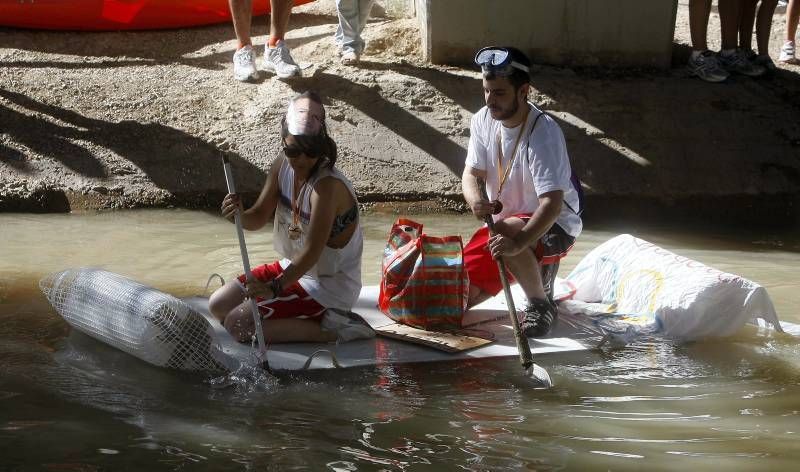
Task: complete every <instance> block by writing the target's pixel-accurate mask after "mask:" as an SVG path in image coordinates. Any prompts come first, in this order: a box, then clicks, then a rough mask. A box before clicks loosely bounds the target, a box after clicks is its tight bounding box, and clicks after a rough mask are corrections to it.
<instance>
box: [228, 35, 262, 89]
mask: <svg viewBox="0 0 800 472" xmlns="http://www.w3.org/2000/svg"><path fill="white" fill-rule="evenodd" d="M233 77H234V78H236V80H238V81H240V82H247V81H248V80H255V79H257V78H258V70H256V52H255V51H254V50H253V46H251V45H249V44H248V45H247V46H244V47H242V48H240V49H238V50H236V52H235V53H233Z"/></svg>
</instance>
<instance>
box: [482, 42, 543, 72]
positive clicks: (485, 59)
mask: <svg viewBox="0 0 800 472" xmlns="http://www.w3.org/2000/svg"><path fill="white" fill-rule="evenodd" d="M475 65H477V66H479V67H480V68H481V69H483V71H484V72H493V73H495V74H497V75H500V76H507V75H511V74H512V73H513V72H514V69H519V70H521V71H525V72H528V73H530V68H528V67H527V66H525V65H523V64H520V63H519V62H517V61H515V60H513V59H512V57H511V51H509V50H508V49H506V48H500V47H496V46H490V47H488V48H483V49H481V50H480V51H478V53H477V54H475Z"/></svg>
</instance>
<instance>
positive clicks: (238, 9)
mask: <svg viewBox="0 0 800 472" xmlns="http://www.w3.org/2000/svg"><path fill="white" fill-rule="evenodd" d="M228 6H229V7H230V9H231V16H232V17H233V29H234V31H235V32H236V39H237V40H238V41H239V45H238V46H237V47H236V48H237V49H241V48H243V47H245V46H247V45H250V44H252V42H251V40H250V20H252V17H253V0H228Z"/></svg>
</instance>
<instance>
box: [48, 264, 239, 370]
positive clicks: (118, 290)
mask: <svg viewBox="0 0 800 472" xmlns="http://www.w3.org/2000/svg"><path fill="white" fill-rule="evenodd" d="M39 286H40V287H41V289H42V291H43V292H44V294H45V295H46V296H47V299H48V300H49V301H50V303H51V304H52V305H53V307H54V308H55V309H56V311H57V312H58V313H59V314H60V315H61V316H62V317H63V318H64V319H65V320H66V321H67V323H69V324H70V325H71V326H72V327H73V328H75V329H77V330H79V331H82V332H83V333H86V334H88V335H89V336H91V337H93V338H95V339H98V340H100V341H103V342H105V343H107V344H109V345H111V346H113V347H116V348H117V349H120V350H122V351H125V352H127V353H129V354H132V355H134V356H136V357H138V358H139V359H142V360H144V361H146V362H149V363H151V364H154V365H157V366H161V367H168V368H172V369H178V370H184V371H192V372H198V371H203V372H221V371H226V370H232V369H234V368H236V367H237V366H236V364H237V363H236V361H235V360H233V359H232V358H230V357H229V356H227V355H226V354H225V353H224V352H222V347H221V346H220V344H219V342H218V341H217V339H216V338H215V333H214V328H213V327H212V326H211V324H210V323H209V322H208V321H207V320H206V319H205V318H204V317H203V315H201V314H200V313H198V312H197V311H195V310H194V309H192V308H191V307H190V306H189V305H187V304H186V303H184V302H182V301H181V300H179V299H177V298H175V297H173V296H171V295H168V294H166V293H163V292H160V291H158V290H156V289H154V288H152V287H148V286H146V285H143V284H141V283H139V282H136V281H134V280H131V279H128V278H126V277H123V276H121V275H119V274H114V273H112V272H108V271H105V270H101V269H95V268H77V269H67V270H64V271H61V272H56V273H54V274H51V275H49V276H47V277H45V278H44V279H42V280H41V282H39Z"/></svg>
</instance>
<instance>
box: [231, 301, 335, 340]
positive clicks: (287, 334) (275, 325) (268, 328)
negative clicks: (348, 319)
mask: <svg viewBox="0 0 800 472" xmlns="http://www.w3.org/2000/svg"><path fill="white" fill-rule="evenodd" d="M224 326H225V329H226V330H227V331H228V332H229V333H231V336H233V337H234V338H235V339H236V340H237V341H239V342H248V341H250V339H251V338H252V337H253V334H254V332H255V322H254V321H253V315H252V312H251V311H250V305H249V303H242V304H241V305H239V306H238V307H236V308H234V309H233V310H232V311H231V312H230V313H229V314H228V316H227V317H226V318H225V322H224ZM261 329H263V330H264V340H265V341H266V342H267V343H293V342H320V343H323V342H329V341H336V336H337V334H336V333H335V332H333V331H323V330H322V326H321V325H320V322H319V321H317V320H308V319H300V318H281V319H276V320H270V319H266V320H262V321H261Z"/></svg>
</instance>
